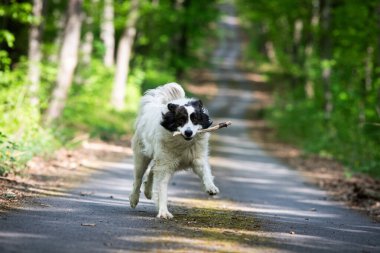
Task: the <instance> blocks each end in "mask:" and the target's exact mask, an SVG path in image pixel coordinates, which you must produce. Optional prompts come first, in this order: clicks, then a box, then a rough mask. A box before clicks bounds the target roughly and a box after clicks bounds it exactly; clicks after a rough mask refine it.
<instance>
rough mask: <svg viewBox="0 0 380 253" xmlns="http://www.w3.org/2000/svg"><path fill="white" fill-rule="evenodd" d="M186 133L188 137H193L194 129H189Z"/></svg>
mask: <svg viewBox="0 0 380 253" xmlns="http://www.w3.org/2000/svg"><path fill="white" fill-rule="evenodd" d="M185 135H186V137H191V136H192V135H193V131H191V130H189V129H188V130H186V131H185Z"/></svg>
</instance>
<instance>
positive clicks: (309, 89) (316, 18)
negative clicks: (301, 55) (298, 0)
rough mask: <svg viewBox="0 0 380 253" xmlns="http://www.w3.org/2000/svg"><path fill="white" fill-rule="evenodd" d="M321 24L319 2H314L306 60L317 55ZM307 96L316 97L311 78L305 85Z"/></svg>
mask: <svg viewBox="0 0 380 253" xmlns="http://www.w3.org/2000/svg"><path fill="white" fill-rule="evenodd" d="M319 22H320V4H319V0H313V1H312V16H311V20H310V36H309V40H308V43H307V46H306V48H305V55H306V58H310V57H313V54H315V50H314V48H315V47H316V44H317V38H316V37H317V36H316V30H317V28H318V26H319ZM305 94H306V97H307V98H308V99H313V98H314V95H315V92H314V82H313V80H312V79H310V78H309V77H308V79H307V81H306V83H305Z"/></svg>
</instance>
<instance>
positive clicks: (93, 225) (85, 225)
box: [80, 223, 96, 227]
mask: <svg viewBox="0 0 380 253" xmlns="http://www.w3.org/2000/svg"><path fill="white" fill-rule="evenodd" d="M80 225H81V226H84V227H95V226H96V224H95V223H81V224H80Z"/></svg>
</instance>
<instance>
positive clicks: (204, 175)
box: [129, 83, 219, 219]
mask: <svg viewBox="0 0 380 253" xmlns="http://www.w3.org/2000/svg"><path fill="white" fill-rule="evenodd" d="M190 100H191V99H188V98H185V92H184V90H183V89H182V87H181V86H180V85H179V84H177V83H168V84H166V85H163V86H160V87H158V88H156V89H153V90H148V91H147V92H146V93H145V95H144V96H143V97H142V99H141V105H140V112H139V115H138V117H137V120H136V125H135V134H134V136H133V139H132V148H133V151H134V164H135V170H134V172H135V173H134V183H133V190H132V193H131V195H130V197H129V200H130V204H131V207H132V208H135V207H136V206H137V204H138V202H139V196H140V187H141V184H142V179H143V176H144V174H145V173H146V172H147V180H146V182H145V183H144V184H145V190H144V193H145V196H146V197H147V198H148V199H150V198H152V197H153V200H154V202H155V204H156V206H157V208H158V215H157V217H159V218H165V219H170V218H173V215H172V214H171V213H170V212H169V210H168V208H167V188H168V183H169V181H170V179H171V177H172V175H173V173H174V172H176V171H178V170H184V169H188V168H191V169H192V170H193V171H194V172H195V173H196V174H197V175H198V176H199V178H200V179H201V180H202V182H203V185H204V187H205V190H206V192H208V193H209V194H212V195H213V194H217V193H218V192H219V189H218V188H217V187H216V186H215V185H214V182H213V176H212V175H211V169H210V166H209V163H208V152H209V150H208V140H209V134H208V133H205V134H199V135H197V134H196V132H197V130H198V129H200V128H201V126H200V125H194V124H193V123H192V122H191V121H190V119H189V120H188V123H187V124H185V125H184V126H183V127H182V128H178V130H179V131H181V133H182V134H184V131H185V130H186V129H191V130H192V131H193V135H192V137H193V139H192V140H190V141H186V140H185V139H184V138H182V136H175V137H173V136H172V134H173V133H172V132H170V131H168V130H166V129H165V128H164V127H162V126H161V125H160V123H161V121H162V113H166V112H168V108H167V104H168V103H169V102H170V103H175V104H179V105H185V104H187V103H188V102H189V101H190ZM186 110H187V111H188V115H190V113H191V112H192V110H194V108H193V107H192V106H186ZM148 167H150V170H148V171H147V169H148Z"/></svg>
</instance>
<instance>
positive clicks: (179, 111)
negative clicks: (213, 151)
mask: <svg viewBox="0 0 380 253" xmlns="http://www.w3.org/2000/svg"><path fill="white" fill-rule="evenodd" d="M185 106H192V107H193V108H194V112H193V113H192V114H191V115H190V120H191V121H192V122H193V124H194V125H201V126H202V129H206V128H208V127H210V126H211V124H212V120H211V119H210V117H209V115H208V112H207V110H206V109H205V108H204V107H203V103H202V101H201V100H192V101H190V102H189V103H188V104H186V105H185ZM168 109H169V111H168V112H167V113H165V114H162V121H161V126H163V127H164V128H165V129H167V130H169V131H170V132H175V131H177V129H178V127H182V126H184V125H185V124H186V123H187V121H188V114H187V110H186V108H185V107H184V106H179V105H176V104H172V103H169V104H168Z"/></svg>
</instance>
